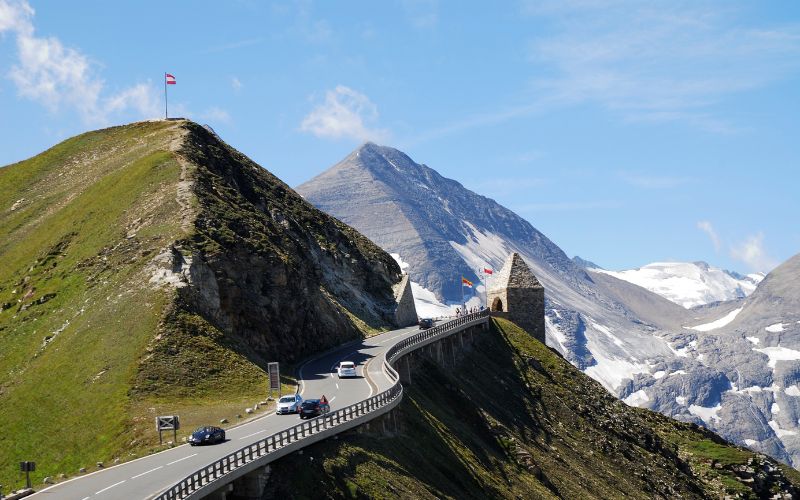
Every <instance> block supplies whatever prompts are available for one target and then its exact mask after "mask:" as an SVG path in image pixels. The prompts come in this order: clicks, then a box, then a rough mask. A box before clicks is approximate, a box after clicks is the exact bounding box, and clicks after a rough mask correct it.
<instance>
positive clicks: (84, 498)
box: [81, 497, 89, 500]
mask: <svg viewBox="0 0 800 500" xmlns="http://www.w3.org/2000/svg"><path fill="white" fill-rule="evenodd" d="M81 500H89V497H83V498H82V499H81Z"/></svg>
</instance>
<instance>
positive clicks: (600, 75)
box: [526, 0, 800, 132]
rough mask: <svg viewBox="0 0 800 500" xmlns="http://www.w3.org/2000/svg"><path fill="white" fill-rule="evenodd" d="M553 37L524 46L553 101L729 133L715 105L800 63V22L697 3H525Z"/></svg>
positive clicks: (538, 82) (730, 128)
mask: <svg viewBox="0 0 800 500" xmlns="http://www.w3.org/2000/svg"><path fill="white" fill-rule="evenodd" d="M526 6H527V9H526V10H527V11H528V13H530V14H532V15H534V16H538V17H540V18H545V19H548V20H550V21H552V22H553V23H554V25H555V27H556V31H555V34H554V35H551V36H546V37H540V38H537V39H535V40H534V41H533V42H532V44H531V49H530V50H531V59H532V60H533V61H535V62H537V63H545V64H547V65H548V66H550V68H552V75H550V76H549V77H546V78H539V79H537V80H536V81H535V86H536V88H537V89H538V90H539V92H541V93H542V94H544V95H546V96H547V98H548V99H550V100H552V101H554V102H559V103H566V104H570V103H582V102H591V103H596V104H599V105H601V106H603V107H605V108H607V109H609V110H612V111H614V112H615V113H618V114H619V115H620V116H622V117H623V118H625V119H630V120H647V121H683V122H687V123H689V124H691V125H693V126H697V127H701V128H704V129H706V130H711V131H714V132H730V131H735V130H736V127H735V126H734V125H732V124H729V123H726V120H725V119H724V117H721V116H715V114H714V111H713V107H714V105H716V104H718V103H719V102H721V101H722V100H723V99H725V98H726V97H728V96H731V95H734V94H737V93H740V92H744V91H748V90H751V89H755V88H759V87H763V86H764V85H766V84H768V83H771V82H773V81H776V80H778V79H780V78H782V77H784V76H785V75H786V74H788V73H790V72H794V71H796V70H797V69H798V67H799V66H800V64H799V62H800V61H799V60H798V56H799V55H800V26H781V27H767V28H760V27H754V26H752V23H750V26H748V25H747V21H746V20H744V19H743V16H744V14H742V13H740V12H737V11H735V10H733V9H730V8H722V9H721V8H719V4H714V5H708V4H706V3H705V2H694V3H688V4H687V3H684V2H667V1H663V2H656V4H653V3H643V2H636V1H633V0H631V1H619V0H606V1H600V0H579V1H558V2H555V1H553V2H550V1H544V2H535V3H534V2H530V3H528V4H526Z"/></svg>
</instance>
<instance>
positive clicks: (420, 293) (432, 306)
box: [411, 281, 455, 318]
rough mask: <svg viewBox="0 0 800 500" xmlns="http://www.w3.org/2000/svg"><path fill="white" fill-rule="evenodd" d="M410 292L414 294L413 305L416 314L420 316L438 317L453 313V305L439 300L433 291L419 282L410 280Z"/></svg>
mask: <svg viewBox="0 0 800 500" xmlns="http://www.w3.org/2000/svg"><path fill="white" fill-rule="evenodd" d="M411 293H412V294H414V307H416V308H417V316H419V317H420V318H439V317H442V316H452V315H454V314H455V308H454V307H451V306H447V305H445V304H442V303H441V302H439V300H438V299H437V298H436V294H435V293H433V292H431V291H430V290H428V289H427V288H425V287H423V286H422V285H420V284H419V283H415V282H413V281H412V282H411Z"/></svg>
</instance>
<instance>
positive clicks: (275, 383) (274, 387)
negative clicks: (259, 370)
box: [267, 362, 281, 396]
mask: <svg viewBox="0 0 800 500" xmlns="http://www.w3.org/2000/svg"><path fill="white" fill-rule="evenodd" d="M267 372H268V373H269V394H270V396H271V395H272V391H278V395H279V396H280V394H281V373H280V369H279V367H278V363H276V362H273V363H269V364H268V365H267Z"/></svg>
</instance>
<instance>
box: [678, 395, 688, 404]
mask: <svg viewBox="0 0 800 500" xmlns="http://www.w3.org/2000/svg"><path fill="white" fill-rule="evenodd" d="M675 402H676V403H678V404H679V405H685V404H686V397H685V396H675Z"/></svg>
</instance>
